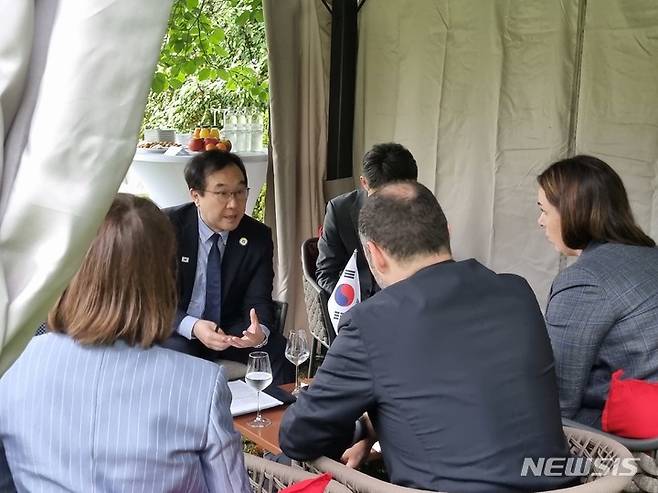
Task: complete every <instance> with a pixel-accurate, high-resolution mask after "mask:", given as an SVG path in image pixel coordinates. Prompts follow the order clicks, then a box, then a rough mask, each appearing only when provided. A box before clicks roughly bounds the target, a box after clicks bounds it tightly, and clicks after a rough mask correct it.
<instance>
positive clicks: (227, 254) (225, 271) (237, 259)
mask: <svg viewBox="0 0 658 493" xmlns="http://www.w3.org/2000/svg"><path fill="white" fill-rule="evenodd" d="M243 221H244V220H243ZM243 221H241V222H240V224H239V225H238V227H237V228H235V230H233V231H231V232H230V233H229V234H228V239H227V240H226V249H225V250H224V256H223V257H222V299H226V294H227V293H228V292H229V289H231V283H232V282H233V279H235V276H236V274H237V273H238V270H240V266H241V265H242V259H243V258H244V256H245V255H246V254H247V248H248V247H249V236H248V235H247V234H245V231H244V230H245V228H244V226H243ZM245 240H246V243H245ZM242 243H244V244H242Z"/></svg>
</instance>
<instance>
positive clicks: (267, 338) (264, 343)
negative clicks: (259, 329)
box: [254, 332, 269, 349]
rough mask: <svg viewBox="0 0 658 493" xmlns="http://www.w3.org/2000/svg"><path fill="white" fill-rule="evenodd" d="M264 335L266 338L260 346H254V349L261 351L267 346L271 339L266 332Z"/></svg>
mask: <svg viewBox="0 0 658 493" xmlns="http://www.w3.org/2000/svg"><path fill="white" fill-rule="evenodd" d="M263 335H264V336H265V338H264V339H263V342H261V343H260V344H259V345H258V346H254V349H260V348H262V347H264V346H266V345H267V342H268V340H269V337H268V336H267V334H266V333H265V332H263Z"/></svg>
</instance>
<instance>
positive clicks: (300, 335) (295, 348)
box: [286, 329, 310, 395]
mask: <svg viewBox="0 0 658 493" xmlns="http://www.w3.org/2000/svg"><path fill="white" fill-rule="evenodd" d="M309 354H310V353H309V350H308V340H307V338H306V331H305V330H301V329H300V330H296V331H292V332H291V333H290V334H289V335H288V344H287V345H286V358H288V361H290V362H291V363H292V364H293V365H295V389H294V390H293V391H292V393H293V395H297V394H299V392H300V391H301V388H300V386H299V365H301V364H302V363H303V362H304V361H306V360H307V359H308V356H309Z"/></svg>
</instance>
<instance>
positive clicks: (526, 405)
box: [279, 259, 570, 493]
mask: <svg viewBox="0 0 658 493" xmlns="http://www.w3.org/2000/svg"><path fill="white" fill-rule="evenodd" d="M365 411H367V412H368V414H369V416H370V417H371V419H372V420H373V424H374V426H375V429H376V431H377V435H378V437H379V441H380V444H381V448H382V454H383V457H384V461H385V463H386V470H387V471H388V473H389V474H390V478H391V481H392V482H393V483H396V484H399V485H403V486H412V487H415V488H421V489H429V490H432V491H459V492H466V493H469V492H478V493H479V492H487V493H492V492H506V491H518V490H533V491H534V490H543V489H553V488H556V487H561V486H563V485H564V484H566V483H569V482H570V480H569V479H568V478H567V480H565V479H564V478H560V477H532V476H529V477H521V475H520V473H521V470H522V464H523V459H524V458H525V457H531V458H534V459H535V460H536V459H537V458H539V457H566V456H567V448H566V443H565V439H564V434H563V432H562V425H561V422H560V408H559V404H558V395H557V386H556V382H555V373H554V365H553V355H552V352H551V346H550V342H549V340H548V335H547V334H546V328H545V325H544V320H543V318H542V314H541V311H540V310H539V306H538V304H537V300H536V298H535V296H534V294H533V292H532V290H531V289H530V286H528V283H527V282H526V281H525V280H524V279H523V278H521V277H518V276H515V275H509V274H507V275H498V274H496V273H494V272H492V271H490V270H488V269H486V268H485V267H484V266H482V265H481V264H479V263H478V262H476V261H475V260H472V259H471V260H466V261H463V262H453V261H448V262H442V263H439V264H435V265H433V266H430V267H427V268H425V269H422V270H420V271H419V272H417V273H416V274H415V275H413V276H412V277H410V278H408V279H406V280H403V281H400V282H398V283H396V284H393V285H391V286H389V287H387V288H385V289H383V290H382V291H380V292H378V293H377V294H375V295H374V296H373V297H371V298H369V299H368V300H366V301H365V302H362V303H361V304H359V305H357V306H355V307H354V308H352V309H351V310H350V311H348V312H347V313H346V314H345V315H343V317H342V318H341V324H340V330H339V333H338V336H337V337H336V339H335V341H334V343H333V344H332V346H331V348H330V349H329V352H328V354H327V356H326V358H325V360H324V362H323V364H322V366H321V367H320V369H319V370H318V373H317V374H316V376H315V379H314V381H313V383H312V384H311V386H310V387H309V389H308V390H307V391H306V392H304V393H303V394H302V395H301V396H300V397H299V398H298V400H297V403H296V404H294V405H292V406H291V407H290V408H289V409H288V410H287V412H286V413H285V415H284V417H283V422H282V425H281V430H280V436H279V440H280V444H281V449H282V450H283V451H284V453H285V454H286V455H288V456H290V457H292V458H293V459H298V460H307V459H312V458H316V457H318V456H321V455H327V456H330V457H334V458H336V457H339V456H340V455H341V453H342V452H343V451H344V450H345V449H346V448H347V447H348V446H349V445H350V442H351V439H352V436H353V435H352V434H353V432H354V429H355V426H354V423H355V420H356V419H357V418H358V417H359V416H361V414H362V413H363V412H365Z"/></svg>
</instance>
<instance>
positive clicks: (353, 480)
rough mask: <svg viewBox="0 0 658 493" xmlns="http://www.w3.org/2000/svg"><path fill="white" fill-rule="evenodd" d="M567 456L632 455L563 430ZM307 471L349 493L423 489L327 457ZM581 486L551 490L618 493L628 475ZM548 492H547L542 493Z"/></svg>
mask: <svg viewBox="0 0 658 493" xmlns="http://www.w3.org/2000/svg"><path fill="white" fill-rule="evenodd" d="M564 433H565V436H566V437H567V440H568V442H569V448H570V450H571V453H572V454H573V455H574V456H576V457H585V458H590V459H624V458H632V457H633V456H632V454H631V453H630V452H629V451H628V450H627V449H626V448H625V447H624V446H623V445H621V444H620V443H618V442H616V441H614V440H612V439H610V438H609V437H605V436H602V435H600V434H597V433H592V432H590V431H586V430H579V429H575V428H569V427H565V428H564ZM307 468H308V469H309V470H311V471H314V472H329V473H331V475H332V476H333V478H334V479H336V480H337V481H339V482H341V483H342V484H344V485H345V486H347V487H348V488H349V489H350V491H351V492H352V493H414V492H417V493H421V492H425V493H427V491H426V490H417V489H414V488H405V487H402V486H396V485H393V484H390V483H387V482H385V481H381V480H379V479H375V478H373V477H371V476H368V475H366V474H363V473H361V472H359V471H356V470H354V469H349V468H347V467H346V466H344V465H343V464H341V463H340V462H336V461H334V460H332V459H328V458H327V457H320V458H319V459H316V460H315V461H312V462H310V463H309V464H308V465H307ZM584 481H585V482H584V484H581V485H579V486H573V487H570V488H564V489H559V490H553V493H559V492H563V493H566V492H568V493H619V492H621V491H623V490H624V487H625V486H627V485H628V484H629V483H630V481H631V477H630V476H615V475H602V476H597V475H595V474H592V475H591V476H589V477H587V478H585V480H584ZM540 493H541V492H540ZM545 493H548V492H545Z"/></svg>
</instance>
